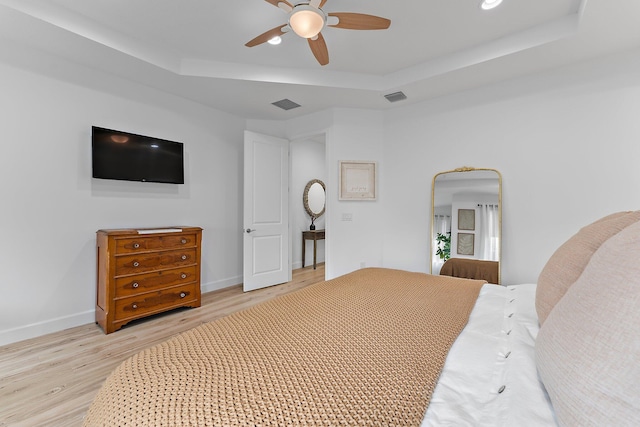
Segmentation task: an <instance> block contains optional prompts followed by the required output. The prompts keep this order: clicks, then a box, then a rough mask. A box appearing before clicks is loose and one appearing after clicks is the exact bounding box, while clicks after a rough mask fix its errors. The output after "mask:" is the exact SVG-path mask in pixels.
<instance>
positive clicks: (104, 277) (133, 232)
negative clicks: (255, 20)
mask: <svg viewBox="0 0 640 427" xmlns="http://www.w3.org/2000/svg"><path fill="white" fill-rule="evenodd" d="M96 234H97V238H96V249H97V260H98V265H97V269H98V280H97V287H98V290H97V298H96V323H98V324H99V325H100V326H101V327H102V329H103V330H104V332H105V333H106V334H110V333H111V332H114V331H116V330H118V329H120V328H121V327H122V326H123V325H125V324H127V323H128V322H130V321H132V320H135V319H140V318H142V317H146V316H150V315H152V314H156V313H161V312H163V311H167V310H172V309H174V308H177V307H200V243H201V240H202V229H201V228H199V227H169V228H160V229H159V228H155V229H117V230H98V231H97V233H96Z"/></svg>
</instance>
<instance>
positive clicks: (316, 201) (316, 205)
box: [302, 179, 326, 220]
mask: <svg viewBox="0 0 640 427" xmlns="http://www.w3.org/2000/svg"><path fill="white" fill-rule="evenodd" d="M325 202H326V193H325V186H324V182H322V181H320V180H319V179H312V180H311V181H309V182H308V183H307V185H306V187H304V193H303V194H302V203H304V209H305V210H306V211H307V213H308V214H309V216H310V217H311V219H312V220H315V219H316V218H318V217H319V216H321V215H322V214H323V213H324V209H325Z"/></svg>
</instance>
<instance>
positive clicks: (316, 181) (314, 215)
mask: <svg viewBox="0 0 640 427" xmlns="http://www.w3.org/2000/svg"><path fill="white" fill-rule="evenodd" d="M313 184H320V185H321V186H322V191H324V203H323V205H322V210H321V211H320V213H316V212H314V211H312V210H311V207H310V206H309V191H310V190H311V186H312V185H313ZM302 203H303V204H304V210H305V211H307V213H308V214H309V216H310V217H311V218H312V219H315V218H319V217H321V216H322V214H324V211H325V210H326V207H327V189H326V187H325V186H324V182H322V181H320V180H319V179H312V180H311V181H309V182H308V183H307V185H306V186H305V187H304V192H303V193H302Z"/></svg>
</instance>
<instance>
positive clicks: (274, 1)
mask: <svg viewBox="0 0 640 427" xmlns="http://www.w3.org/2000/svg"><path fill="white" fill-rule="evenodd" d="M264 1H266V2H268V3H271V4H272V5H274V6H275V7H279V8H281V9H284V10H285V12H290V11H291V9H293V5H292V4H291V3H289V2H288V1H287V0H264ZM278 3H284V5H285V6H284V7H282V6H280V5H279V4H278Z"/></svg>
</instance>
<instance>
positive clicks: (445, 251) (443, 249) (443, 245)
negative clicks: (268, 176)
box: [436, 232, 451, 261]
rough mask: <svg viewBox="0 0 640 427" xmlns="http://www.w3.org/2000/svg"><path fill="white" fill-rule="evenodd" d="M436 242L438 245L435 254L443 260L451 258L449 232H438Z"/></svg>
mask: <svg viewBox="0 0 640 427" xmlns="http://www.w3.org/2000/svg"><path fill="white" fill-rule="evenodd" d="M436 242H437V245H438V250H436V255H437V256H439V257H440V259H442V260H445V261H446V260H448V259H449V258H451V232H449V233H446V234H442V233H438V234H437V236H436Z"/></svg>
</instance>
